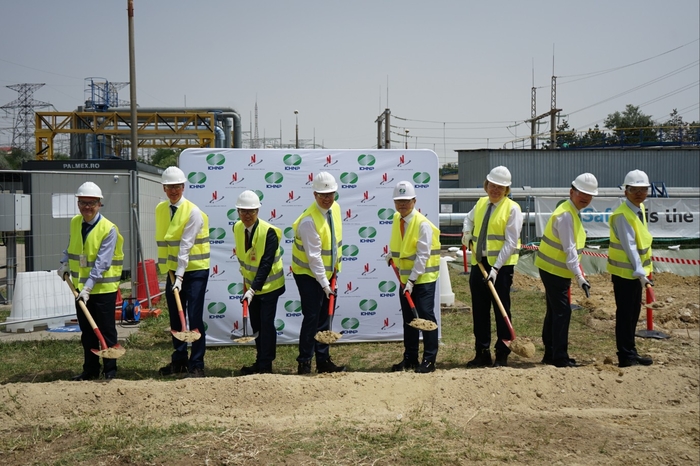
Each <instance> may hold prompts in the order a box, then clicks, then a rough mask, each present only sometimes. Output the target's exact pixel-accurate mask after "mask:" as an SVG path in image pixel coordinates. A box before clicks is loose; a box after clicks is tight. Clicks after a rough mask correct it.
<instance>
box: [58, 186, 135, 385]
mask: <svg viewBox="0 0 700 466" xmlns="http://www.w3.org/2000/svg"><path fill="white" fill-rule="evenodd" d="M75 197H77V198H78V209H79V210H80V215H76V216H75V217H73V219H72V220H71V222H70V240H69V242H68V248H66V250H64V251H63V257H62V258H61V265H60V267H59V268H58V276H59V277H61V278H62V279H65V275H66V274H70V279H71V280H72V281H73V286H75V289H76V290H79V291H80V294H79V295H78V298H77V299H76V303H75V309H76V314H77V316H78V325H79V326H80V331H81V332H82V334H81V336H80V342H81V344H82V345H83V354H84V357H83V372H82V373H81V374H80V375H77V376H75V377H73V380H93V379H97V378H99V377H100V357H99V356H97V355H95V354H94V353H93V352H92V349H94V348H99V347H100V343H99V340H98V338H97V335H95V332H94V331H93V329H92V327H91V326H90V322H89V321H88V319H87V317H86V316H85V314H84V313H83V311H82V310H81V308H80V304H79V303H78V301H83V303H85V307H87V309H88V311H89V312H90V315H91V316H92V318H93V320H94V321H95V324H97V328H99V329H100V332H101V333H102V336H103V337H104V339H105V343H107V346H108V347H110V348H111V347H113V346H114V345H116V344H117V327H116V325H115V320H114V319H115V316H114V308H115V304H116V301H117V290H118V289H119V280H120V279H121V275H122V266H123V264H124V249H123V246H124V238H122V236H121V235H120V234H119V228H117V226H116V225H115V224H113V223H112V222H110V221H109V220H107V218H106V217H104V216H103V215H102V214H101V213H100V207H102V199H103V197H102V190H101V189H100V188H99V186H97V185H96V184H95V183H93V182H91V181H87V182H85V183H83V184H82V185H80V187H79V188H78V191H77V192H76V194H75ZM103 363H104V367H103V368H102V373H103V375H104V378H105V380H107V381H109V380H112V379H114V377H115V376H116V374H117V360H116V359H107V358H104V361H103Z"/></svg>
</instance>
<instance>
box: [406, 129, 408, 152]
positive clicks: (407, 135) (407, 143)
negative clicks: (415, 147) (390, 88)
mask: <svg viewBox="0 0 700 466" xmlns="http://www.w3.org/2000/svg"><path fill="white" fill-rule="evenodd" d="M406 149H408V130H406Z"/></svg>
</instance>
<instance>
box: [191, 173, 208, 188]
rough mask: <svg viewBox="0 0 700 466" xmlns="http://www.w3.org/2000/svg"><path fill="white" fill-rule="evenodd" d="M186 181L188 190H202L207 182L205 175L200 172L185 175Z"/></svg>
mask: <svg viewBox="0 0 700 466" xmlns="http://www.w3.org/2000/svg"><path fill="white" fill-rule="evenodd" d="M187 181H189V182H190V185H189V188H190V189H202V188H204V183H206V182H207V175H205V174H204V173H202V172H192V173H190V174H189V175H187Z"/></svg>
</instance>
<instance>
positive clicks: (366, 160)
mask: <svg viewBox="0 0 700 466" xmlns="http://www.w3.org/2000/svg"><path fill="white" fill-rule="evenodd" d="M374 162H375V159H374V156H373V155H371V154H360V156H359V157H358V158H357V163H358V164H360V171H362V170H374Z"/></svg>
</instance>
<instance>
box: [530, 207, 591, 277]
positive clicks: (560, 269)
mask: <svg viewBox="0 0 700 466" xmlns="http://www.w3.org/2000/svg"><path fill="white" fill-rule="evenodd" d="M564 212H569V213H570V214H571V218H572V219H573V222H574V238H575V241H576V253H577V254H578V259H579V261H580V260H581V253H582V252H583V248H584V246H585V245H586V231H585V230H584V229H583V223H581V218H579V216H578V211H577V210H576V207H574V205H573V204H572V203H571V202H569V201H565V202H562V203H561V205H559V207H557V208H556V209H554V212H552V216H551V217H550V218H549V221H548V222H547V226H546V227H545V228H544V234H543V235H542V241H541V242H540V249H539V251H537V256H536V257H535V266H536V267H539V268H540V269H542V270H544V271H545V272H549V273H551V274H553V275H556V276H558V277H563V278H573V277H574V274H573V273H572V272H571V270H569V268H568V267H567V266H566V251H564V247H563V246H562V244H561V240H560V239H559V238H558V237H557V236H556V235H555V234H554V230H553V229H552V225H554V222H555V220H556V219H557V218H559V216H561V215H562V214H563V213H564Z"/></svg>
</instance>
